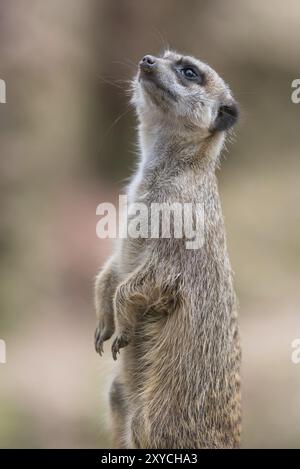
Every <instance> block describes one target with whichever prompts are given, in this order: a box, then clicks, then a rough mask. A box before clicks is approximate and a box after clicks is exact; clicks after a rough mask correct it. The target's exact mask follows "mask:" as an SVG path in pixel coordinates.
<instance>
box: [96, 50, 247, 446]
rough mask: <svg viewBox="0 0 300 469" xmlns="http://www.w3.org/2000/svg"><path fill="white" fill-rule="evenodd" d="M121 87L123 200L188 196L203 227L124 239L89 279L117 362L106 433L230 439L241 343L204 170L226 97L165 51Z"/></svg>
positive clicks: (214, 197) (221, 126)
mask: <svg viewBox="0 0 300 469" xmlns="http://www.w3.org/2000/svg"><path fill="white" fill-rule="evenodd" d="M132 89H133V90H132V103H133V105H134V106H135V109H136V112H137V116H138V121H139V128H138V137H139V149H140V159H139V164H138V169H137V171H136V173H135V174H134V176H133V178H132V180H131V182H130V184H129V187H128V198H129V202H130V203H134V202H143V203H144V204H147V205H150V204H151V203H156V202H164V203H172V202H174V201H177V202H182V203H184V202H191V203H193V204H195V207H196V206H197V203H200V204H202V205H203V210H204V225H203V230H204V232H203V245H202V247H201V248H199V249H187V248H186V245H185V240H184V239H183V238H182V239H177V238H175V237H171V238H169V239H165V238H157V239H151V238H148V239H141V238H137V239H136V238H135V239H133V238H130V237H127V238H124V239H122V240H120V241H119V242H118V245H117V248H116V250H115V253H114V254H113V256H112V257H111V258H110V259H109V260H108V262H107V263H106V265H105V266H104V268H103V269H102V270H101V272H100V273H99V275H98V276H97V278H96V285H95V302H96V311H97V316H98V320H99V323H98V327H97V329H96V333H95V347H96V350H97V352H98V353H100V354H102V352H103V343H104V341H106V340H108V339H110V338H111V337H112V336H113V335H114V337H113V344H112V354H113V358H114V359H116V358H117V356H118V357H120V361H121V363H120V368H119V372H118V375H117V377H116V378H115V380H114V381H113V383H112V387H111V391H110V405H111V412H112V422H113V427H112V429H113V443H114V446H115V447H117V448H169V449H170V448H172V449H177V448H194V449H196V448H237V447H239V444H240V428H241V404H240V356H241V352H240V342H239V329H238V320H237V302H236V297H235V292H234V288H233V279H232V269H231V266H230V262H229V258H228V253H227V247H226V238H225V229H224V222H223V216H222V210H221V205H220V197H219V192H218V185H217V179H216V175H215V170H216V167H217V166H218V163H219V160H220V152H221V150H222V147H223V144H224V141H225V138H226V135H227V133H228V130H229V129H231V128H232V127H233V125H234V124H235V123H236V121H237V119H238V106H237V104H236V102H235V100H234V98H233V96H232V94H231V91H230V89H229V87H228V86H227V85H226V84H225V83H224V81H223V80H222V79H221V78H220V76H219V75H218V74H217V73H216V72H215V71H214V70H213V69H212V68H211V67H209V66H208V65H207V64H205V63H203V62H200V61H199V60H197V59H195V58H193V57H189V56H183V55H180V54H178V53H176V52H173V51H166V52H165V53H164V54H163V55H161V56H159V57H155V56H151V55H146V56H145V57H144V58H143V59H142V60H141V62H140V63H139V68H138V72H137V75H136V77H135V78H134V80H133V86H132ZM120 349H123V350H122V352H121V353H120ZM119 353H120V355H119Z"/></svg>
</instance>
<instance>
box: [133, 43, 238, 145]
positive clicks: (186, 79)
mask: <svg viewBox="0 0 300 469" xmlns="http://www.w3.org/2000/svg"><path fill="white" fill-rule="evenodd" d="M132 102H133V104H134V105H135V107H136V109H137V112H138V115H139V117H140V120H141V121H142V123H147V122H149V121H152V122H153V121H154V122H155V121H156V122H160V123H161V119H164V124H166V123H167V122H169V123H170V125H172V126H173V127H175V128H177V130H178V129H180V128H182V129H184V131H185V133H186V131H187V129H189V130H190V131H191V132H192V131H198V132H199V131H201V132H202V134H203V136H204V137H206V136H208V135H210V134H212V133H215V132H224V131H227V130H229V129H230V128H231V127H233V125H234V124H235V123H236V122H237V120H238V115H239V113H238V106H237V103H236V102H235V100H234V98H233V96H232V94H231V91H230V89H229V87H228V85H227V84H226V83H225V82H224V81H223V80H222V78H221V77H220V76H219V75H218V74H217V73H216V72H215V71H214V70H213V69H212V68H211V67H210V66H209V65H207V64H205V63H204V62H201V61H200V60H197V59H196V58H194V57H191V56H183V55H180V54H178V53H176V52H172V51H166V52H165V53H164V54H163V55H162V56H159V57H155V56H153V55H145V56H144V57H143V58H142V60H141V61H140V62H139V70H138V73H137V75H136V77H135V78H134V80H133V97H132Z"/></svg>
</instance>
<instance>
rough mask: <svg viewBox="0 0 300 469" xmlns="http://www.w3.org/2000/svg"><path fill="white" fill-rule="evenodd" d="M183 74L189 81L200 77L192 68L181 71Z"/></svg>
mask: <svg viewBox="0 0 300 469" xmlns="http://www.w3.org/2000/svg"><path fill="white" fill-rule="evenodd" d="M181 73H182V74H183V75H184V76H185V78H188V79H189V80H194V79H195V78H197V76H198V74H197V73H196V71H195V70H194V69H193V68H191V67H184V68H183V69H182V70H181Z"/></svg>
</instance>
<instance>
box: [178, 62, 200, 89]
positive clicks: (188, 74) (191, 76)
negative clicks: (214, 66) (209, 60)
mask: <svg viewBox="0 0 300 469" xmlns="http://www.w3.org/2000/svg"><path fill="white" fill-rule="evenodd" d="M179 72H180V73H181V75H183V76H184V78H185V79H186V80H189V81H194V82H196V83H198V84H199V85H202V84H203V74H202V73H201V72H200V70H198V68H197V67H194V66H193V65H190V64H186V65H184V66H181V67H179Z"/></svg>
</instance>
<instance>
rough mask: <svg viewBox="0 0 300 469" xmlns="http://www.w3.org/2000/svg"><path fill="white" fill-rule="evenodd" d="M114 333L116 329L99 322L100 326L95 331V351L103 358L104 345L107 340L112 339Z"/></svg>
mask: <svg viewBox="0 0 300 469" xmlns="http://www.w3.org/2000/svg"><path fill="white" fill-rule="evenodd" d="M113 333H114V329H113V328H111V327H107V326H105V325H103V322H102V321H99V325H98V327H97V328H96V331H95V349H96V352H97V353H99V355H100V356H102V353H103V344H104V342H105V341H106V340H108V339H110V338H111V336H112V335H113Z"/></svg>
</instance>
